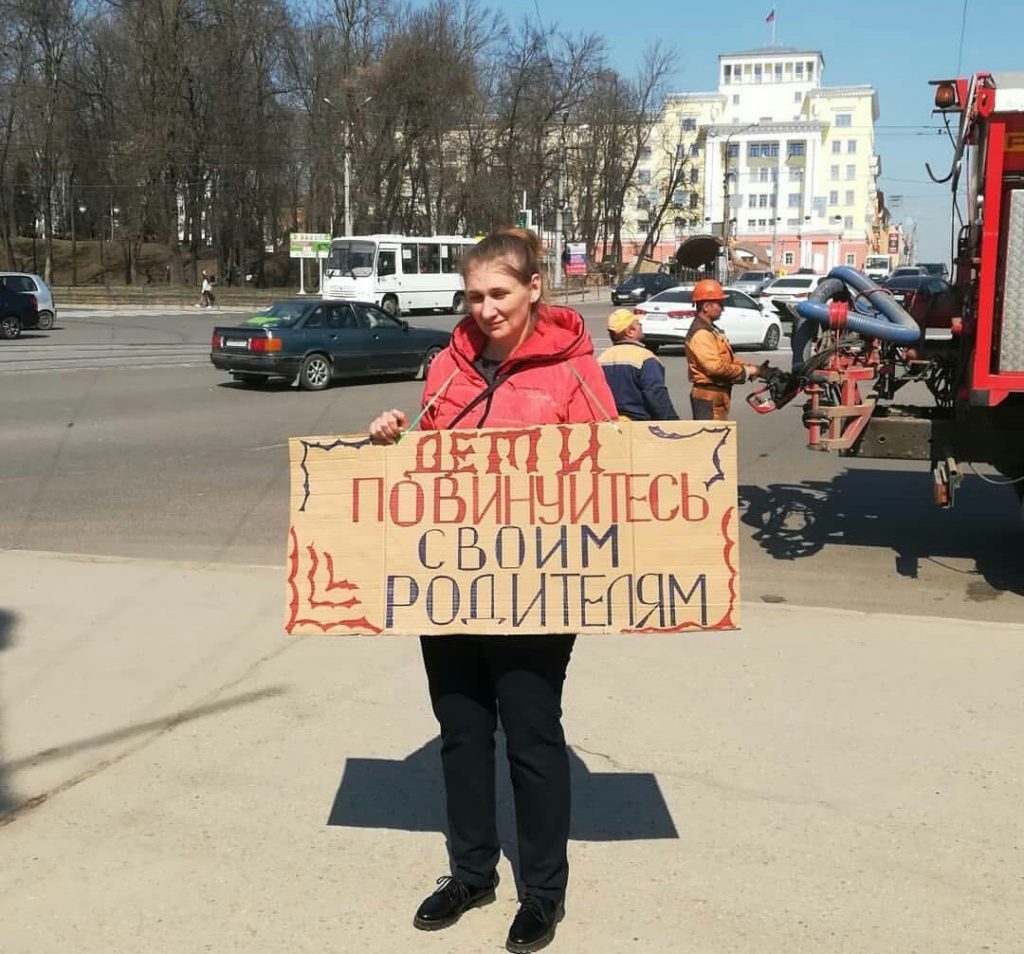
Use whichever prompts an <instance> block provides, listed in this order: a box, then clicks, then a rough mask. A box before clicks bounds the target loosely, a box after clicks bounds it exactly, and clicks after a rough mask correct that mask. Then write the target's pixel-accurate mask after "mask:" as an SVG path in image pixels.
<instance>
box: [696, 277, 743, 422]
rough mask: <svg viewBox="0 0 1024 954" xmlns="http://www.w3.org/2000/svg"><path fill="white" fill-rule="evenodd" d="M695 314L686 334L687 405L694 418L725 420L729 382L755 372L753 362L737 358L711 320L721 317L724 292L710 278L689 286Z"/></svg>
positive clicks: (727, 417) (727, 416)
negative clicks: (688, 393)
mask: <svg viewBox="0 0 1024 954" xmlns="http://www.w3.org/2000/svg"><path fill="white" fill-rule="evenodd" d="M693 305H694V308H695V309H696V312H697V314H696V316H695V317H694V319H693V321H691V322H690V331H689V333H688V334H687V335H686V362H687V366H688V368H689V372H690V408H691V409H692V411H693V419H694V420H695V421H725V420H728V419H729V411H730V409H731V407H732V386H733V385H734V384H742V383H743V382H744V381H746V380H747V379H748V378H752V377H754V376H755V375H756V374H757V365H756V364H747V363H746V362H743V361H738V360H737V359H736V355H735V354H734V352H733V350H732V345H730V344H729V339H728V338H726V336H725V334H724V333H723V332H722V331H721V329H719V328H717V327H715V322H716V321H718V319H719V318H721V317H722V308H723V307H724V305H725V292H724V290H723V289H722V286H721V285H720V284H719V283H718V282H717V281H715V280H714V279H713V278H704V279H701V280H700V281H699V282H697V284H696V285H694V286H693Z"/></svg>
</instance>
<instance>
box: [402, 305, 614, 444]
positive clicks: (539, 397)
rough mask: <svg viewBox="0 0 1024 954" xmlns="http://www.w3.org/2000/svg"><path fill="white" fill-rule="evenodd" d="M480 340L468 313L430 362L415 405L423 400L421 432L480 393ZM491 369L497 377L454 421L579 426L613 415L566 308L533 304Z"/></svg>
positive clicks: (444, 421) (441, 423)
mask: <svg viewBox="0 0 1024 954" xmlns="http://www.w3.org/2000/svg"><path fill="white" fill-rule="evenodd" d="M485 344H486V338H485V337H484V334H483V332H482V331H480V329H479V328H478V327H477V325H476V322H475V321H474V320H473V319H472V318H471V317H466V318H464V319H463V320H462V321H461V322H459V324H458V325H457V326H456V328H455V331H454V332H453V333H452V340H451V342H450V343H449V345H448V347H447V348H445V350H444V351H442V352H441V354H439V355H438V356H437V357H436V358H435V359H434V361H433V362H432V363H431V365H430V371H429V373H428V374H427V383H426V386H425V387H424V389H423V399H422V402H421V407H427V406H428V405H430V406H429V408H428V410H427V411H426V413H425V414H424V415H423V417H422V419H421V421H420V427H422V428H423V430H428V431H437V430H446V429H447V428H449V427H451V426H452V424H453V422H455V421H456V418H457V417H458V415H459V414H460V412H462V411H463V409H464V408H465V407H466V406H467V405H468V404H470V403H471V402H472V401H474V400H476V399H477V398H478V397H479V396H480V395H481V394H483V393H485V392H487V391H488V384H487V381H486V380H485V379H484V378H483V376H482V375H481V374H480V372H479V371H477V369H476V368H475V367H474V366H473V361H474V359H475V358H476V357H477V356H478V355H479V354H480V353H481V352H482V351H483V348H484V345H485ZM497 373H498V377H497V381H498V382H500V383H498V385H497V386H496V387H494V388H493V390H492V391H491V393H490V394H488V395H487V396H486V397H484V398H483V399H482V400H480V401H479V403H477V404H476V406H475V407H473V409H472V410H470V411H469V413H468V414H466V415H465V416H464V417H462V419H461V420H459V421H458V422H457V423H456V425H455V426H457V427H465V428H474V427H517V426H520V425H523V424H527V425H528V424H583V423H586V422H587V421H604V420H608V419H611V420H616V419H617V417H618V412H617V411H616V410H615V399H614V398H613V397H612V393H611V391H610V390H609V389H608V383H607V381H606V380H605V376H604V372H603V371H602V370H601V366H600V365H599V364H598V363H597V361H596V359H595V358H594V342H593V340H592V339H591V337H590V334H589V332H588V331H587V329H586V327H585V326H584V324H583V319H582V318H581V317H580V316H579V315H578V314H577V313H576V312H575V311H573V310H572V309H571V308H562V307H559V306H557V305H541V306H540V308H539V311H538V315H537V325H536V327H535V328H534V330H533V334H531V335H530V336H529V338H527V339H526V340H525V341H524V342H523V343H522V344H521V345H520V346H519V347H518V348H517V349H516V350H515V351H514V352H512V354H511V355H509V357H508V358H506V359H505V361H504V362H503V363H502V364H501V365H500V366H499V367H498V372H497ZM581 379H582V382H581ZM431 401H433V404H431Z"/></svg>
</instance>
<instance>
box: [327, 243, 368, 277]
mask: <svg viewBox="0 0 1024 954" xmlns="http://www.w3.org/2000/svg"><path fill="white" fill-rule="evenodd" d="M376 251H377V246H376V245H374V243H373V242H336V243H334V244H333V245H332V246H331V251H330V254H329V255H328V256H327V262H326V267H325V269H324V271H325V273H326V274H328V275H335V274H339V273H340V274H342V275H351V276H352V277H353V278H365V277H366V276H367V275H372V274H373V256H374V253H375V252H376Z"/></svg>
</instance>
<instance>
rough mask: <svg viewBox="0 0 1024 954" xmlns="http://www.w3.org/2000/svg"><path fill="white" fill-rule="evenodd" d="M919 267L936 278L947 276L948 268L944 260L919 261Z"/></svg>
mask: <svg viewBox="0 0 1024 954" xmlns="http://www.w3.org/2000/svg"><path fill="white" fill-rule="evenodd" d="M920 267H921V268H923V269H924V273H925V274H926V275H934V276H935V277H936V278H949V269H948V268H947V267H946V263H945V262H921V265H920Z"/></svg>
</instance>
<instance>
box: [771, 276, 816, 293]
mask: <svg viewBox="0 0 1024 954" xmlns="http://www.w3.org/2000/svg"><path fill="white" fill-rule="evenodd" d="M810 287H811V279H809V278H779V279H777V280H776V281H774V282H772V287H771V290H772V291H783V290H785V289H786V288H810Z"/></svg>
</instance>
